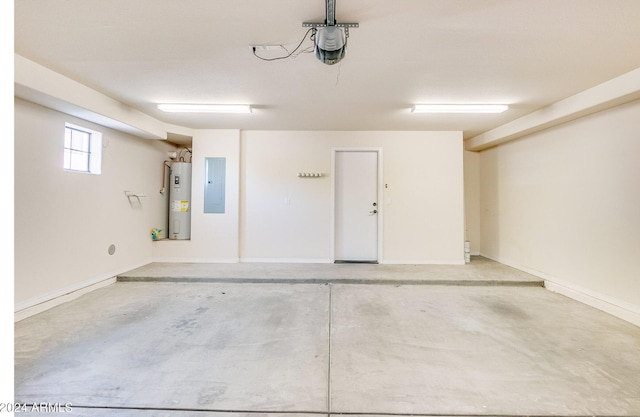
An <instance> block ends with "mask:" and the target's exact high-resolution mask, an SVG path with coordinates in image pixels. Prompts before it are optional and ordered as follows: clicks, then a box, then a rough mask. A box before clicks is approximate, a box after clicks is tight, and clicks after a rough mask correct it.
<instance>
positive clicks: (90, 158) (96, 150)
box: [62, 123, 102, 175]
mask: <svg viewBox="0 0 640 417" xmlns="http://www.w3.org/2000/svg"><path fill="white" fill-rule="evenodd" d="M68 130H75V131H79V132H82V133H86V134H87V135H88V136H89V144H88V149H87V150H86V151H80V152H81V153H85V154H86V156H85V157H86V158H87V169H86V170H84V169H74V168H71V166H70V165H69V164H70V159H68V158H67V156H66V154H67V151H70V152H71V151H72V148H70V147H67V142H66V139H64V142H63V147H64V154H65V156H64V158H63V162H62V166H63V169H64V170H65V171H67V172H77V173H83V174H94V175H100V174H102V133H101V132H98V131H96V130H92V129H87V128H86V127H82V126H78V125H74V124H71V123H65V125H64V133H65V136H64V137H65V138H66V136H67V131H68ZM69 146H71V145H70V144H69Z"/></svg>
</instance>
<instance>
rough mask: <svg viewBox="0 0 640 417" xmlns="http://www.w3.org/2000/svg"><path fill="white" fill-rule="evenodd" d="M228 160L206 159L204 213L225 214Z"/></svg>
mask: <svg viewBox="0 0 640 417" xmlns="http://www.w3.org/2000/svg"><path fill="white" fill-rule="evenodd" d="M226 165H227V159H226V158H205V159H204V177H205V178H204V212H205V213H224V203H225V201H224V189H225V181H226Z"/></svg>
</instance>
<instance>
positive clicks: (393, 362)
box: [15, 258, 640, 417]
mask: <svg viewBox="0 0 640 417" xmlns="http://www.w3.org/2000/svg"><path fill="white" fill-rule="evenodd" d="M145 280H147V281H145ZM163 280H164V281H166V282H162V281H163ZM305 280H306V281H305ZM501 283H502V284H503V285H501ZM449 284H451V285H449ZM461 284H464V285H461ZM15 400H16V402H21V403H24V402H26V403H42V402H47V403H62V404H65V403H70V404H71V408H72V412H71V413H66V415H76V416H107V417H114V416H118V417H124V416H130V417H151V416H153V417H156V416H160V417H163V416H166V417H186V416H200V417H214V416H215V417H314V416H318V415H330V414H334V415H339V414H343V415H350V416H356V417H360V416H362V417H365V416H371V415H376V414H377V415H385V416H389V415H392V416H405V415H407V416H408V415H424V416H472V415H480V416H486V415H491V416H506V415H509V416H524V415H537V416H551V415H554V416H556V415H557V416H587V415H602V416H605V415H606V416H638V415H640V328H638V327H637V326H634V325H632V324H630V323H627V322H625V321H622V320H620V319H617V318H615V317H612V316H610V315H608V314H606V313H603V312H601V311H598V310H595V309H593V308H591V307H588V306H585V305H583V304H580V303H578V302H575V301H572V300H570V299H568V298H565V297H563V296H560V295H558V294H554V293H552V292H550V291H547V290H545V289H544V288H542V287H541V286H540V281H539V280H538V279H537V278H535V277H531V276H530V275H527V274H524V273H522V272H519V271H516V270H514V269H511V268H508V267H505V266H503V265H500V264H497V263H495V262H491V261H487V260H484V259H481V258H478V259H475V258H474V260H473V261H472V263H471V264H468V265H464V266H410V265H407V266H386V265H355V264H347V265H290V266H286V265H265V264H260V265H255V264H254V265H251V264H235V265H200V264H199V265H196V264H187V265H180V264H163V265H158V264H152V265H149V266H147V267H143V268H139V269H137V270H135V271H131V273H127V274H123V276H122V277H121V278H120V282H118V283H116V284H114V285H111V286H108V287H105V288H102V289H99V290H96V291H94V292H92V293H89V294H86V295H84V296H82V297H80V298H78V299H76V300H73V301H71V302H69V303H66V304H63V305H61V306H58V307H55V308H53V309H51V310H48V311H45V312H43V313H40V314H38V315H35V316H33V317H30V318H27V319H25V320H22V321H20V322H18V323H16V326H15ZM30 414H31V415H42V413H24V415H30Z"/></svg>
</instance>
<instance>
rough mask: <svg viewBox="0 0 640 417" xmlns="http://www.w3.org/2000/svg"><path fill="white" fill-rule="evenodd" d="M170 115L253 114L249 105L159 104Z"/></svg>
mask: <svg viewBox="0 0 640 417" xmlns="http://www.w3.org/2000/svg"><path fill="white" fill-rule="evenodd" d="M158 108H159V109H160V110H162V111H165V112H169V113H251V106H249V105H248V104H158Z"/></svg>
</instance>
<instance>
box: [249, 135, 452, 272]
mask: <svg viewBox="0 0 640 417" xmlns="http://www.w3.org/2000/svg"><path fill="white" fill-rule="evenodd" d="M241 136H242V156H241V159H242V162H241V166H242V176H241V177H242V181H241V198H240V205H241V207H242V215H241V217H240V225H241V230H240V232H241V239H240V248H241V251H240V256H241V258H242V259H243V260H253V261H255V260H260V261H265V260H271V261H289V262H291V261H294V262H295V261H298V262H329V261H331V260H332V259H331V247H332V195H331V192H332V185H331V182H332V181H333V178H332V177H331V175H330V174H331V170H332V167H331V155H332V148H357V147H361V148H381V149H382V158H383V173H382V175H383V182H384V183H385V184H388V188H385V189H384V195H383V196H381V197H380V198H379V202H380V203H381V207H380V208H381V211H382V216H383V223H384V224H383V239H384V242H383V243H384V245H383V259H382V262H387V263H449V264H453V263H463V262H464V246H463V241H464V208H463V198H464V197H463V194H464V191H463V160H462V159H463V150H462V133H461V132H310V131H305V132H299V131H298V132H292V131H286V132H285V131H243V132H242V133H241ZM298 172H321V173H324V174H327V175H325V176H324V177H322V178H313V179H310V178H307V179H305V178H298V177H297V173H298Z"/></svg>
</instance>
